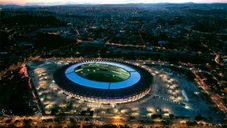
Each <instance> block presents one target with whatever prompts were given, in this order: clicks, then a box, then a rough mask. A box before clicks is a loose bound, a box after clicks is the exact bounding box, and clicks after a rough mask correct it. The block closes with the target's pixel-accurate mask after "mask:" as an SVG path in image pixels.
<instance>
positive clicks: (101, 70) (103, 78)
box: [75, 64, 130, 82]
mask: <svg viewBox="0 0 227 128" xmlns="http://www.w3.org/2000/svg"><path fill="white" fill-rule="evenodd" d="M75 72H76V73H78V74H79V75H80V76H82V77H84V78H87V79H90V80H94V81H99V82H119V81H123V80H126V79H127V78H129V76H130V74H129V72H127V71H126V70H124V69H123V68H120V67H117V66H113V65H106V64H85V65H82V66H81V67H79V68H77V69H76V70H75Z"/></svg>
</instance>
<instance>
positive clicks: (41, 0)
mask: <svg viewBox="0 0 227 128" xmlns="http://www.w3.org/2000/svg"><path fill="white" fill-rule="evenodd" d="M163 2H169V3H184V2H195V3H213V2H219V3H220V2H221V3H227V0H0V4H20V5H25V4H72V3H73V4H85V3H89V4H121V3H163Z"/></svg>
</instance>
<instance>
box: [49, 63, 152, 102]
mask: <svg viewBox="0 0 227 128" xmlns="http://www.w3.org/2000/svg"><path fill="white" fill-rule="evenodd" d="M53 77H54V81H55V83H56V84H57V85H58V87H59V88H61V90H63V92H64V94H65V95H68V96H70V97H75V98H77V99H80V100H84V101H89V102H96V103H106V104H117V103H127V102H132V101H136V100H138V99H140V98H142V97H144V96H145V95H146V94H148V93H149V92H150V91H151V86H152V81H153V80H152V75H151V74H150V72H149V71H148V70H146V69H145V68H143V67H142V66H139V65H136V64H134V63H129V62H119V61H107V60H84V61H79V62H76V63H70V64H67V65H64V66H62V67H60V68H59V69H57V70H56V71H55V73H54V75H53Z"/></svg>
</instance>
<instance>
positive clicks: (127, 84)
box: [65, 61, 141, 89]
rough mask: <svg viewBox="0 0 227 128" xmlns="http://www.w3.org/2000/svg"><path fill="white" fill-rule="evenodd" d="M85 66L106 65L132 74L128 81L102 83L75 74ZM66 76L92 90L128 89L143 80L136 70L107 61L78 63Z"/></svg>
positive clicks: (68, 70) (71, 67)
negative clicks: (76, 70) (77, 69)
mask: <svg viewBox="0 0 227 128" xmlns="http://www.w3.org/2000/svg"><path fill="white" fill-rule="evenodd" d="M84 64H106V65H112V66H116V67H119V68H122V69H124V70H126V71H127V72H128V73H129V74H130V76H129V78H127V79H126V80H123V81H120V82H100V81H94V80H89V79H86V78H84V77H81V76H80V75H79V74H77V73H76V72H75V69H76V68H78V67H79V66H81V65H84ZM65 75H66V77H67V78H68V79H69V80H71V81H72V82H74V83H77V84H79V85H82V86H86V87H90V88H97V89H121V88H127V87H130V86H132V85H134V84H136V83H137V82H138V81H139V80H140V78H141V76H140V74H139V73H138V72H137V71H136V70H135V69H133V68H131V67H129V66H127V65H124V64H120V63H116V62H107V61H87V62H82V63H77V64H74V65H72V66H70V67H69V68H68V69H66V71H65Z"/></svg>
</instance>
